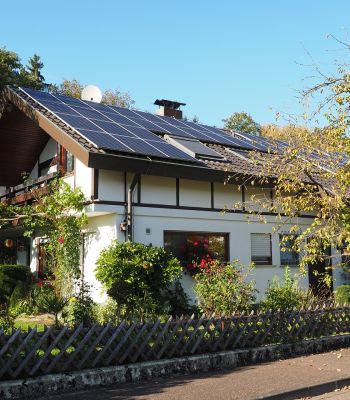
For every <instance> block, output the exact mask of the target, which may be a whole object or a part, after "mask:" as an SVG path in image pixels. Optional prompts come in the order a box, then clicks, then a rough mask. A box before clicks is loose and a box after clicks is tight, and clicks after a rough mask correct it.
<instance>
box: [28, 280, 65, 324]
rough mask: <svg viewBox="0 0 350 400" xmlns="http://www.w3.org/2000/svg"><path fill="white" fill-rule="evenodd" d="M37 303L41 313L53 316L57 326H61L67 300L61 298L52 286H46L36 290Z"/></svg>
mask: <svg viewBox="0 0 350 400" xmlns="http://www.w3.org/2000/svg"><path fill="white" fill-rule="evenodd" d="M34 296H35V302H36V305H37V307H38V311H39V312H41V313H48V314H53V315H54V317H55V325H59V315H60V314H61V313H62V311H63V309H64V307H65V306H66V304H67V300H66V299H63V298H62V297H60V296H59V295H58V294H57V293H56V292H55V290H54V288H53V287H52V286H49V285H44V286H40V287H36V288H35V289H34Z"/></svg>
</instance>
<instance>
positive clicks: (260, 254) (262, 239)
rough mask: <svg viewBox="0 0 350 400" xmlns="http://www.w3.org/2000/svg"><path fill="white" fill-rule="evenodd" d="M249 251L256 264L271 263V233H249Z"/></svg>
mask: <svg viewBox="0 0 350 400" xmlns="http://www.w3.org/2000/svg"><path fill="white" fill-rule="evenodd" d="M250 241H251V252H252V262H254V263H255V264H256V265H271V264H272V252H271V234H270V233H251V235H250Z"/></svg>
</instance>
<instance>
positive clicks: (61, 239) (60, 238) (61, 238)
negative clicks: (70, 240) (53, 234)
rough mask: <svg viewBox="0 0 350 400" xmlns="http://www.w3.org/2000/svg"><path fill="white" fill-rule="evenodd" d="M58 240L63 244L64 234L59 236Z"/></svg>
mask: <svg viewBox="0 0 350 400" xmlns="http://www.w3.org/2000/svg"><path fill="white" fill-rule="evenodd" d="M58 242H59V243H61V244H63V243H64V237H63V236H61V237H59V238H58Z"/></svg>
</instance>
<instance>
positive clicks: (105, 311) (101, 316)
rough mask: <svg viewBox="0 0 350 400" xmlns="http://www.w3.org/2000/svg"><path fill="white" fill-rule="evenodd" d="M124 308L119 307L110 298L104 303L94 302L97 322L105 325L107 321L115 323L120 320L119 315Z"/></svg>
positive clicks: (122, 312)
mask: <svg viewBox="0 0 350 400" xmlns="http://www.w3.org/2000/svg"><path fill="white" fill-rule="evenodd" d="M124 311H125V310H123V309H121V308H120V306H119V305H118V303H117V302H116V301H115V300H113V299H112V298H108V300H107V301H106V303H103V304H95V306H94V315H95V318H96V321H97V323H99V324H100V325H106V324H108V323H110V324H113V325H117V324H119V322H120V320H121V315H124V314H125V312H124Z"/></svg>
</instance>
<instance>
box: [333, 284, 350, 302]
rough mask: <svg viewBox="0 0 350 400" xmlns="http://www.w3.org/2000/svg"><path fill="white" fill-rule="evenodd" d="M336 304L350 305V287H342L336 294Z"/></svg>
mask: <svg viewBox="0 0 350 400" xmlns="http://www.w3.org/2000/svg"><path fill="white" fill-rule="evenodd" d="M335 302H336V304H339V305H343V304H350V285H340V286H338V287H337V290H336V292H335Z"/></svg>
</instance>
